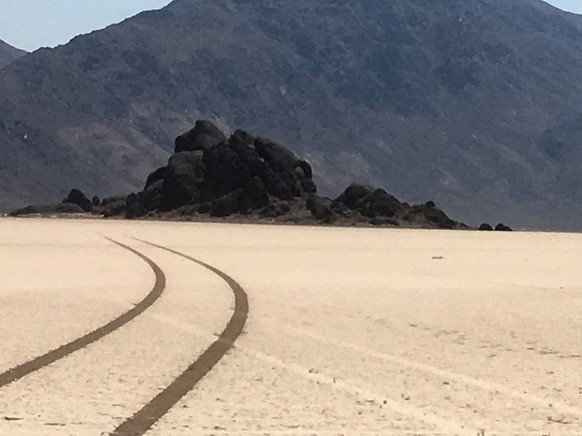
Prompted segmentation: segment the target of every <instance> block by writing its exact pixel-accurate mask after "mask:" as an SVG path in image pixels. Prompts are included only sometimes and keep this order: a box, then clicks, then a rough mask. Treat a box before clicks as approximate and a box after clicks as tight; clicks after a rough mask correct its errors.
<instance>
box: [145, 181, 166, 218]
mask: <svg viewBox="0 0 582 436" xmlns="http://www.w3.org/2000/svg"><path fill="white" fill-rule="evenodd" d="M163 187H164V181H163V180H157V181H156V182H154V183H152V184H151V185H149V186H148V187H147V188H146V189H144V190H143V191H142V192H140V193H139V201H140V202H141V204H142V205H143V207H144V208H145V209H146V210H147V211H148V212H149V211H153V210H156V209H160V208H161V207H162V202H163V200H164V195H163Z"/></svg>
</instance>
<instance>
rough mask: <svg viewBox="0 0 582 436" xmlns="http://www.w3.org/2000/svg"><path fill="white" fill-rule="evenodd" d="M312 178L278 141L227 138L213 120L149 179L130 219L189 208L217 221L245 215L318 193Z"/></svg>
mask: <svg viewBox="0 0 582 436" xmlns="http://www.w3.org/2000/svg"><path fill="white" fill-rule="evenodd" d="M312 177H313V174H312V171H311V166H310V165H309V164H308V163H307V162H305V161H302V160H300V159H298V158H297V157H296V156H295V155H294V154H293V153H292V152H291V151H289V150H288V149H287V148H285V147H284V146H283V145H281V144H279V143H277V142H274V141H272V140H269V139H265V138H255V137H254V136H252V135H251V134H249V133H247V132H245V131H243V130H237V131H236V132H234V134H233V135H232V136H231V137H230V138H229V139H227V138H226V136H225V135H224V134H223V133H222V132H221V131H220V130H219V129H218V127H217V126H215V125H214V124H212V123H211V122H209V121H198V122H196V125H195V127H194V128H193V129H192V130H190V131H189V132H187V133H185V134H183V135H181V136H178V138H176V141H175V154H174V155H172V156H171V157H170V159H169V161H168V165H167V166H165V167H163V168H159V169H157V170H156V171H154V172H153V173H152V174H150V175H149V176H148V178H147V181H146V184H145V188H144V190H143V191H141V192H139V193H137V194H136V196H132V197H131V208H130V207H129V205H130V202H129V200H130V198H129V197H128V209H127V212H126V216H128V217H131V218H136V217H140V216H143V215H145V214H147V213H149V212H154V211H158V212H170V211H174V210H177V209H181V208H185V207H187V210H188V211H190V212H194V213H209V214H210V215H211V216H215V217H225V216H229V215H232V214H243V215H245V214H249V213H251V212H253V211H258V210H261V209H263V208H265V207H266V206H268V205H269V202H270V201H271V200H272V199H278V200H287V201H292V200H294V199H296V198H299V197H301V196H303V195H307V194H311V193H315V192H316V187H315V183H313V179H312ZM138 203H139V204H138ZM182 210H186V209H182Z"/></svg>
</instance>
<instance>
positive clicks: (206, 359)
mask: <svg viewBox="0 0 582 436" xmlns="http://www.w3.org/2000/svg"><path fill="white" fill-rule="evenodd" d="M135 239H136V238H135ZM136 240H137V241H140V242H143V243H145V244H148V245H150V246H152V247H156V248H159V249H161V250H164V251H167V252H169V253H173V254H175V255H177V256H180V257H183V258H185V259H188V260H190V261H192V262H194V263H196V264H198V265H200V266H202V267H204V268H206V269H208V270H209V271H211V272H213V273H214V274H216V275H217V276H218V277H220V278H221V279H222V280H224V281H225V282H226V283H227V284H228V286H229V287H230V288H231V289H232V291H233V293H234V297H235V306H234V312H233V314H232V317H231V318H230V321H229V322H228V324H227V326H226V328H225V329H224V331H223V332H222V333H221V334H220V336H219V337H218V339H217V340H216V341H215V342H214V343H212V345H210V347H208V348H207V349H206V351H204V353H202V355H200V356H199V357H198V358H197V359H196V360H195V361H194V362H193V363H192V364H191V365H190V366H189V367H188V368H187V369H186V370H185V371H184V372H182V374H180V375H179V376H178V377H177V378H176V379H175V380H174V381H173V382H172V383H171V384H170V385H169V386H168V387H166V388H165V389H164V390H163V391H161V392H160V393H159V394H158V395H156V396H155V397H154V398H153V399H152V400H151V401H150V402H149V403H147V404H146V405H145V406H143V407H142V408H141V409H140V410H139V411H138V412H136V413H135V414H134V415H133V416H132V417H131V418H129V419H127V420H125V421H124V422H123V423H121V424H120V425H119V426H118V427H117V428H116V429H115V430H114V431H113V432H112V433H110V435H111V436H141V435H143V434H144V433H146V432H147V431H148V430H149V429H150V428H152V426H153V425H154V424H155V423H156V422H157V421H158V420H159V419H160V418H161V417H162V416H164V415H165V414H166V413H168V411H169V410H170V409H171V408H172V407H174V406H175V405H176V403H178V401H180V400H181V399H182V398H183V397H184V396H185V395H186V394H187V393H188V392H190V391H191V390H192V389H193V388H194V386H196V384H197V383H198V382H199V381H200V380H202V379H203V378H204V376H205V375H206V374H208V373H209V372H210V371H211V370H212V368H214V366H215V365H216V364H217V363H218V362H219V361H220V360H221V359H222V358H223V357H224V355H225V354H226V353H227V352H228V351H229V350H230V349H231V348H232V347H233V346H234V342H235V341H236V339H237V338H238V337H239V336H240V334H241V333H242V331H243V328H244V326H245V324H246V321H247V318H248V312H249V302H248V297H247V294H246V292H245V291H244V289H243V288H242V287H241V286H240V285H239V284H238V283H237V282H236V281H235V280H234V279H233V278H232V277H230V276H229V275H227V274H226V273H224V272H222V271H220V270H219V269H217V268H215V267H213V266H212V265H209V264H207V263H205V262H202V261H200V260H198V259H195V258H193V257H190V256H188V255H186V254H183V253H180V252H179V251H175V250H172V249H171V248H167V247H164V246H162V245H157V244H154V243H151V242H148V241H143V240H141V239H136Z"/></svg>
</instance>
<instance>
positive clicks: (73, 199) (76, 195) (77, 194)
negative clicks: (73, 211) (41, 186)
mask: <svg viewBox="0 0 582 436" xmlns="http://www.w3.org/2000/svg"><path fill="white" fill-rule="evenodd" d="M62 202H63V203H72V204H76V205H77V206H79V207H80V208H81V209H83V211H85V212H90V211H91V209H92V208H93V206H92V205H91V200H89V199H88V198H87V197H86V196H85V194H83V192H81V191H80V190H79V189H72V190H71V192H70V193H69V195H68V196H67V198H65V199H64V200H63V201H62Z"/></svg>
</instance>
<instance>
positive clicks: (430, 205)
mask: <svg viewBox="0 0 582 436" xmlns="http://www.w3.org/2000/svg"><path fill="white" fill-rule="evenodd" d="M424 205H425V206H426V207H427V208H429V209H433V208H435V207H436V203H435V202H434V201H432V200H429V201H427V202H426V203H424Z"/></svg>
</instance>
